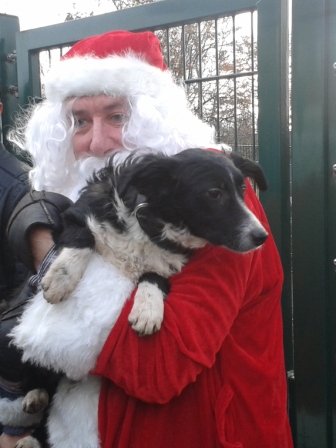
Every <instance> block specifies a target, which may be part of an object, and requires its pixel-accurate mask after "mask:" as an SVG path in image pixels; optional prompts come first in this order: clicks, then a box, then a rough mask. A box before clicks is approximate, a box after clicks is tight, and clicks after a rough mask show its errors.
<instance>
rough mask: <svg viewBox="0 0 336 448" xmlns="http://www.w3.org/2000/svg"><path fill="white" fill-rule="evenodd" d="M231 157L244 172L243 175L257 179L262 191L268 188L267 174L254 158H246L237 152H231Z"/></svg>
mask: <svg viewBox="0 0 336 448" xmlns="http://www.w3.org/2000/svg"><path fill="white" fill-rule="evenodd" d="M230 159H231V160H232V162H233V163H234V165H235V166H236V167H237V168H238V169H239V170H240V171H241V172H242V174H243V176H245V177H250V178H252V179H253V180H254V181H255V183H256V184H257V185H258V188H259V190H260V191H266V190H267V188H268V186H267V180H266V176H265V174H264V172H263V170H262V168H261V167H260V165H259V164H258V163H256V162H253V160H249V159H246V158H245V157H242V156H240V155H239V154H237V153H235V152H232V153H230Z"/></svg>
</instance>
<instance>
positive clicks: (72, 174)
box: [24, 53, 214, 199]
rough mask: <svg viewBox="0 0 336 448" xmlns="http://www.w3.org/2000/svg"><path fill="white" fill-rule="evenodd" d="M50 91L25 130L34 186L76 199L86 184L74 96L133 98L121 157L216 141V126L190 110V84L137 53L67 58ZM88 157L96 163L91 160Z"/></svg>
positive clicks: (53, 75) (51, 76)
mask: <svg viewBox="0 0 336 448" xmlns="http://www.w3.org/2000/svg"><path fill="white" fill-rule="evenodd" d="M45 91H46V99H45V100H44V101H43V102H42V103H40V104H39V105H37V106H36V107H35V108H34V109H33V112H32V115H31V116H30V118H29V121H28V124H27V126H26V128H25V135H24V149H25V150H26V151H28V153H29V154H30V156H31V158H32V162H33V168H32V170H31V172H30V180H31V185H32V187H33V188H34V189H38V190H41V189H44V190H47V191H53V192H58V193H62V194H65V195H67V196H69V197H71V198H72V199H75V197H74V195H73V193H72V191H73V188H74V186H75V185H77V186H79V187H82V186H83V185H84V183H83V182H84V181H83V182H82V185H81V184H80V183H81V182H80V179H81V175H80V173H79V170H78V167H77V168H76V165H78V162H76V160H75V157H74V154H73V150H72V143H71V142H72V135H73V120H72V119H71V117H69V116H67V108H66V103H67V102H68V101H69V98H79V97H83V96H94V95H100V94H105V95H108V96H112V97H121V98H126V99H127V101H128V104H129V108H130V116H129V120H128V121H127V123H126V124H125V125H124V128H123V134H122V136H123V137H122V138H123V146H124V149H123V150H122V151H120V160H122V159H123V158H125V157H126V155H128V154H129V153H130V152H133V151H153V152H160V153H163V154H167V155H173V154H176V153H178V152H180V151H182V150H184V149H186V148H191V147H204V148H205V147H208V146H211V145H212V144H213V134H214V133H213V130H212V129H211V128H210V127H209V126H208V125H206V124H204V123H202V122H201V121H200V120H199V119H198V118H197V117H196V116H195V115H193V113H192V112H191V111H190V109H189V107H188V103H187V99H186V94H185V91H184V88H183V87H182V86H179V85H177V83H175V82H174V80H173V78H172V75H171V73H170V72H169V71H168V70H161V69H159V68H157V67H154V66H152V65H150V64H148V63H147V62H146V61H144V60H143V58H141V57H140V56H139V55H136V54H133V53H128V54H124V55H122V56H120V55H112V56H109V57H105V58H98V57H95V56H85V57H83V56H81V57H76V56H75V57H72V58H69V59H63V60H62V61H60V62H59V63H58V64H57V65H56V66H55V67H53V68H52V69H51V71H50V73H49V76H48V77H47V80H46V85H45ZM102 162H103V161H102ZM84 163H85V164H86V165H90V160H87V159H86V160H85V162H84ZM98 165H99V164H98ZM98 167H99V166H98ZM95 168H97V165H95ZM88 171H91V172H92V169H90V168H89V170H88ZM76 190H77V191H78V188H76Z"/></svg>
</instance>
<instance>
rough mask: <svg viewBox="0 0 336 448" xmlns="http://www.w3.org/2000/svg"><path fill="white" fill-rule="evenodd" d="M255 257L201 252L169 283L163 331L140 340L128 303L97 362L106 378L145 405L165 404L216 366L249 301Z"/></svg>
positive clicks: (210, 249)
mask: <svg viewBox="0 0 336 448" xmlns="http://www.w3.org/2000/svg"><path fill="white" fill-rule="evenodd" d="M253 257H254V254H246V255H238V254H234V253H232V252H229V251H227V250H224V249H221V248H213V247H208V248H205V249H202V250H200V251H199V252H198V253H197V254H196V255H195V256H194V258H193V259H192V260H191V261H190V263H189V264H187V266H185V268H184V269H183V271H182V273H181V274H178V275H175V276H174V277H172V278H171V290H170V293H169V295H168V296H167V298H166V300H165V313H164V320H163V324H162V327H161V329H160V330H159V331H158V332H157V333H155V334H154V335H152V336H149V337H145V338H139V336H138V335H137V334H136V333H135V332H134V331H133V330H132V329H131V328H130V325H129V323H128V321H127V317H128V314H129V312H130V310H131V307H132V301H128V302H127V303H126V305H125V307H124V309H123V311H122V313H121V316H120V317H119V319H118V321H117V323H116V325H115V326H114V328H113V330H112V331H111V333H110V336H109V338H108V339H107V341H106V343H105V346H104V348H103V350H102V352H101V354H100V356H99V358H98V361H97V364H96V367H95V369H94V371H93V374H98V375H102V376H104V377H106V378H109V379H110V380H111V381H113V382H114V383H116V384H117V385H118V386H120V387H122V388H123V389H124V390H125V391H126V392H127V393H128V394H130V395H132V396H135V397H137V398H139V399H141V400H143V401H147V402H155V403H165V402H167V401H169V400H170V399H171V398H172V397H174V396H176V395H178V394H180V392H181V391H182V390H183V388H184V387H186V385H188V384H189V383H191V382H193V381H195V379H196V377H197V375H198V374H199V373H200V372H201V371H202V370H203V369H204V368H206V367H211V366H212V365H213V363H214V362H215V357H216V353H217V352H218V350H219V349H220V347H221V345H222V343H223V340H224V339H225V337H226V336H227V334H228V332H229V331H230V328H231V326H232V323H233V321H234V320H235V317H236V316H237V314H238V311H239V309H240V307H241V304H242V301H243V299H244V296H245V291H246V284H247V281H248V275H249V271H250V266H251V263H252V260H253Z"/></svg>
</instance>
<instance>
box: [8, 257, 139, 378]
mask: <svg viewBox="0 0 336 448" xmlns="http://www.w3.org/2000/svg"><path fill="white" fill-rule="evenodd" d="M133 288H134V283H133V282H132V281H131V280H129V279H128V278H126V277H125V276H124V275H122V274H121V273H120V272H119V271H118V270H117V269H116V268H115V267H114V266H112V265H111V264H110V263H107V262H105V261H104V260H103V259H102V258H101V257H100V255H98V254H93V255H92V258H91V260H90V261H89V264H88V267H87V270H86V273H85V275H84V276H83V277H82V279H81V280H80V282H79V284H78V285H77V287H76V289H75V291H74V292H73V293H72V294H71V296H70V297H69V298H68V299H67V300H64V301H63V302H60V303H58V304H55V305H51V304H49V303H48V302H47V301H46V300H45V299H44V297H43V294H42V292H39V293H38V294H37V295H36V296H35V297H34V298H33V299H31V300H30V301H29V302H28V305H27V307H26V309H25V311H24V312H23V314H22V317H21V319H20V323H19V324H18V325H17V326H16V327H14V329H13V331H12V337H13V342H14V344H15V345H16V346H17V347H19V348H20V349H22V350H23V353H24V354H23V360H24V361H27V360H29V361H31V362H33V363H37V364H38V365H41V366H43V367H47V368H53V369H55V370H58V371H60V372H63V373H65V374H66V375H67V376H68V377H69V378H71V379H72V380H79V379H82V378H83V377H85V376H86V375H87V374H88V373H89V372H90V370H92V369H93V367H94V366H95V364H96V360H97V357H98V355H99V353H100V352H101V350H102V347H103V345H104V343H105V341H106V339H107V337H108V335H109V333H110V331H111V329H112V328H113V325H114V324H115V322H116V320H117V319H118V316H119V314H120V312H121V309H122V307H123V305H124V303H125V301H126V300H127V299H128V297H129V296H130V294H131V292H132V290H133ZM93 310H94V311H93Z"/></svg>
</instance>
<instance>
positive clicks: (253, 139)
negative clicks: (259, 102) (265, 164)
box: [251, 12, 256, 160]
mask: <svg viewBox="0 0 336 448" xmlns="http://www.w3.org/2000/svg"><path fill="white" fill-rule="evenodd" d="M251 60H252V65H251V68H252V72H254V23H253V12H251ZM251 81H252V92H251V95H252V132H253V135H252V144H253V159H254V160H256V138H255V131H256V129H255V104H254V94H255V91H254V76H253V75H252V76H251Z"/></svg>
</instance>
